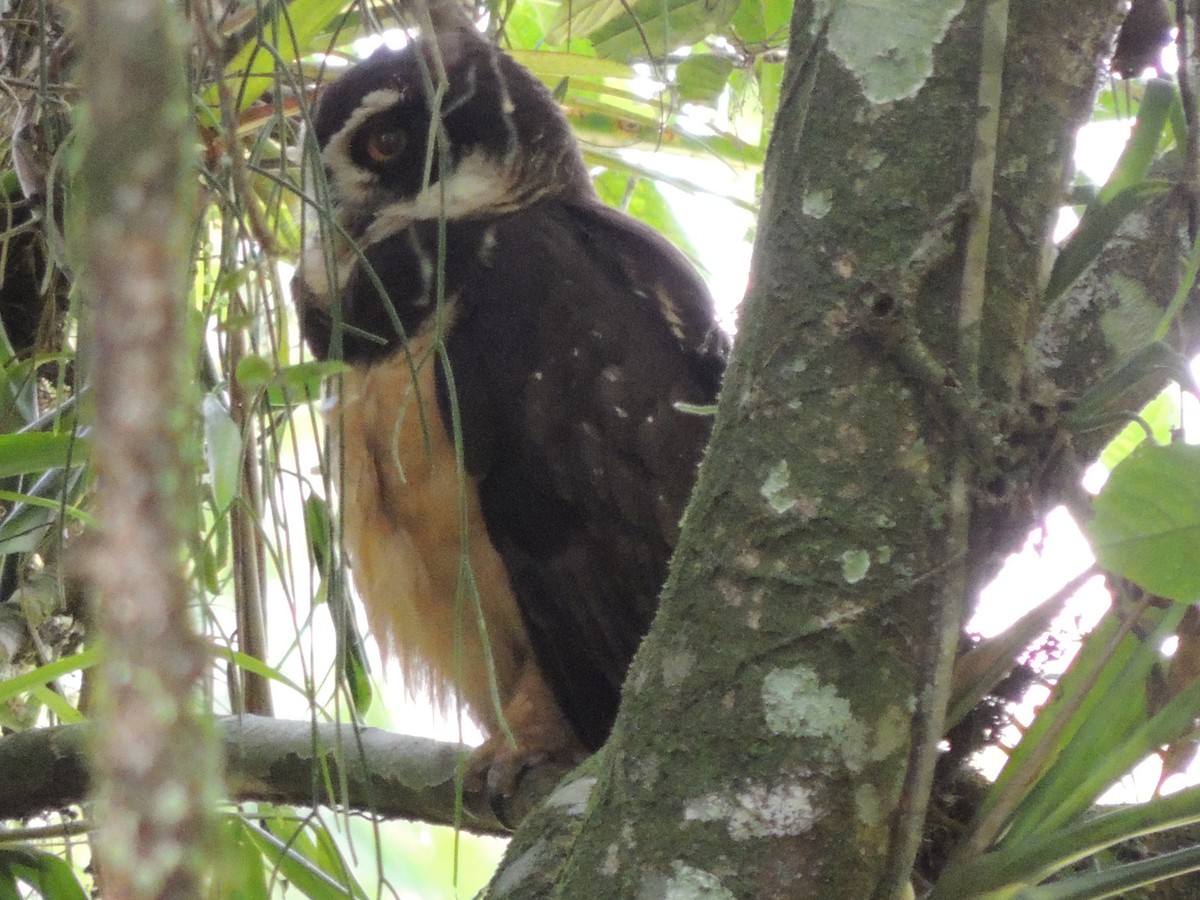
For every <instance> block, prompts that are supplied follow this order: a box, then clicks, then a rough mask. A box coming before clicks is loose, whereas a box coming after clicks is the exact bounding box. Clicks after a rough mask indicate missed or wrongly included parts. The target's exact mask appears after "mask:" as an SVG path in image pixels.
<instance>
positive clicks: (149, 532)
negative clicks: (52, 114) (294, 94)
mask: <svg viewBox="0 0 1200 900" xmlns="http://www.w3.org/2000/svg"><path fill="white" fill-rule="evenodd" d="M177 15H178V13H177V9H176V7H175V6H174V5H173V4H171V3H168V2H166V0H122V2H121V3H109V2H105V0H95V2H88V3H85V4H84V5H83V7H82V9H81V17H80V23H79V24H80V28H79V30H78V34H77V37H78V41H79V46H80V50H81V64H80V68H79V79H80V84H81V87H82V90H83V97H84V101H85V104H86V107H85V108H86V119H85V122H84V126H83V127H84V129H85V131H84V138H83V140H84V151H83V159H82V164H81V169H80V173H79V190H80V198H81V205H82V209H81V211H80V214H79V217H78V219H77V220H76V221H75V222H73V223H72V224H73V226H74V228H75V229H76V232H77V235H78V238H77V239H78V244H77V247H78V252H79V261H80V269H79V283H80V289H81V296H82V298H83V302H84V304H85V305H86V307H87V312H88V320H89V321H90V323H91V325H92V328H91V334H90V335H89V337H90V345H91V351H92V354H93V368H92V372H91V385H92V391H93V398H94V415H95V421H96V426H95V453H94V461H95V466H96V476H97V483H98V496H97V509H98V513H99V515H98V518H99V521H100V523H101V528H100V530H99V534H97V535H96V536H95V538H94V540H93V542H92V545H91V547H90V548H89V550H88V552H87V554H86V556H87V559H86V569H87V572H88V574H89V575H90V577H91V580H92V583H93V585H94V587H95V589H96V593H97V595H98V606H97V622H98V625H99V631H100V638H101V640H102V641H103V643H104V648H105V655H104V661H103V663H102V665H101V670H100V674H101V678H102V685H101V695H100V698H99V702H98V704H97V707H96V722H97V724H98V728H97V731H96V740H95V743H94V746H93V766H94V776H95V784H94V799H95V803H96V813H95V814H96V820H97V822H98V823H99V825H100V828H99V835H98V849H99V857H100V872H101V879H102V884H103V890H104V895H105V896H106V897H111V898H121V900H124V898H151V897H195V896H199V894H200V888H201V884H202V879H203V873H204V872H205V870H206V868H207V865H208V864H209V863H210V860H209V859H207V858H206V855H207V851H209V850H210V849H211V848H210V837H211V831H212V830H211V824H212V821H213V817H214V815H215V808H216V803H217V801H218V800H219V799H220V796H221V788H220V782H219V778H218V775H217V755H216V752H215V742H214V740H213V736H212V734H211V723H209V722H208V721H207V720H206V717H205V716H203V715H202V714H200V711H199V710H198V708H197V705H196V702H195V700H196V698H195V697H194V689H195V687H196V684H197V679H198V678H199V676H200V675H201V673H202V672H203V671H204V669H205V667H206V665H207V654H206V653H205V648H204V646H203V644H202V643H201V642H200V640H199V638H198V637H197V636H196V635H195V634H194V633H193V630H192V622H191V619H190V616H189V611H188V602H189V597H188V591H187V586H186V584H185V581H184V579H183V575H182V560H183V553H182V548H183V541H184V533H185V532H184V525H185V524H186V522H187V519H188V513H187V510H188V508H189V507H188V505H187V504H186V502H185V500H186V498H187V492H188V491H189V490H190V485H193V484H194V482H195V476H194V472H193V471H192V468H191V466H190V465H189V459H188V458H187V455H186V448H188V447H189V446H190V444H189V441H188V440H187V437H186V436H187V433H188V425H189V421H188V415H187V413H186V410H188V409H190V408H193V404H191V403H189V402H188V400H189V397H188V394H187V391H186V387H185V386H186V384H187V381H186V379H185V375H184V371H185V368H184V367H185V366H186V363H187V360H188V359H189V357H190V353H189V349H188V346H187V340H186V332H185V319H184V314H185V311H186V308H187V307H186V302H187V301H186V298H187V287H188V282H187V274H188V268H187V260H188V259H190V248H191V236H192V228H193V225H192V221H191V220H192V216H193V214H194V208H195V181H196V179H195V170H194V160H193V153H192V145H193V143H194V134H193V130H192V122H191V118H190V114H189V113H190V110H189V103H188V100H189V90H188V84H187V78H186V71H187V70H186V66H185V61H184V50H183V47H184V44H183V40H182V26H181V23H180V22H179V21H178V18H177ZM150 86H153V89H151V88H150Z"/></svg>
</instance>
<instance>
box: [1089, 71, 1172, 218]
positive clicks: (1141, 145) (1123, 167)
mask: <svg viewBox="0 0 1200 900" xmlns="http://www.w3.org/2000/svg"><path fill="white" fill-rule="evenodd" d="M1177 96H1178V95H1177V92H1176V88H1175V84H1174V83H1173V82H1170V81H1167V80H1165V79H1162V78H1155V79H1153V80H1151V81H1149V82H1147V84H1146V94H1145V96H1144V97H1143V98H1142V103H1141V106H1140V107H1139V108H1138V117H1137V121H1136V122H1134V125H1133V132H1132V133H1131V134H1130V135H1129V141H1128V142H1127V143H1126V144H1125V149H1124V150H1123V151H1121V156H1120V157H1119V158H1118V159H1117V164H1116V166H1115V167H1114V168H1113V171H1112V174H1111V175H1110V176H1109V177H1108V181H1106V182H1105V183H1104V187H1102V188H1101V189H1100V194H1099V197H1098V199H1099V200H1100V202H1101V203H1109V202H1111V201H1112V200H1113V199H1114V198H1115V197H1116V196H1117V195H1118V194H1120V193H1121V192H1123V191H1126V190H1128V189H1129V188H1131V187H1133V186H1134V185H1136V184H1139V183H1141V182H1142V181H1144V180H1145V179H1146V173H1147V172H1149V171H1150V164H1151V163H1153V162H1154V157H1155V155H1156V154H1157V152H1158V145H1159V141H1160V140H1161V139H1162V135H1163V128H1164V127H1165V126H1166V124H1167V121H1168V119H1169V118H1170V115H1171V107H1172V106H1174V104H1175V103H1176V100H1177Z"/></svg>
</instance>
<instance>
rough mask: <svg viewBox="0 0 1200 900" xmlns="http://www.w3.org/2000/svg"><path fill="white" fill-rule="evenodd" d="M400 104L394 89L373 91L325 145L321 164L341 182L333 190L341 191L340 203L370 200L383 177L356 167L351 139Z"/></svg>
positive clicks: (398, 94) (398, 95)
mask: <svg viewBox="0 0 1200 900" xmlns="http://www.w3.org/2000/svg"><path fill="white" fill-rule="evenodd" d="M399 102H400V92H399V91H397V90H394V89H392V88H381V89H380V90H377V91H371V93H369V94H367V95H366V96H365V97H363V98H362V102H361V103H359V104H358V108H357V109H355V110H354V112H353V113H351V114H350V118H348V119H347V120H346V124H345V125H343V126H342V127H341V128H340V129H338V131H337V132H336V133H335V134H334V135H333V137H331V138H330V139H329V142H328V143H327V144H326V145H325V149H324V150H323V151H322V152H321V161H322V162H323V163H324V164H325V165H326V167H327V168H328V169H329V171H330V173H331V176H332V178H333V179H335V180H336V182H337V183H336V185H330V189H331V190H335V191H336V192H337V194H338V195H339V196H338V199H339V200H341V201H343V202H345V203H350V204H354V203H362V202H364V201H366V200H367V199H368V198H369V197H370V193H371V190H372V189H373V188H374V187H375V184H376V182H378V180H379V176H377V175H376V174H375V173H374V172H371V171H370V170H368V169H361V168H359V167H358V166H356V165H354V162H353V161H352V160H351V159H350V140H351V138H352V137H353V136H354V132H356V131H357V130H358V128H359V126H361V125H362V124H363V122H365V121H366V120H367V119H369V118H370V117H371V116H373V115H375V114H376V113H379V112H382V111H383V110H385V109H388V108H390V107H393V106H395V105H396V104H397V103H399Z"/></svg>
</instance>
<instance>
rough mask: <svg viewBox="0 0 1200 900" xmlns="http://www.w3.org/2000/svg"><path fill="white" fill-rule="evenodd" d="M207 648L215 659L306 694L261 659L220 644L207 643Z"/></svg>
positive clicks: (305, 694)
mask: <svg viewBox="0 0 1200 900" xmlns="http://www.w3.org/2000/svg"><path fill="white" fill-rule="evenodd" d="M209 650H210V652H211V653H212V654H213V656H214V657H216V658H217V659H223V660H225V661H226V662H231V663H233V664H234V665H235V666H237V667H238V668H240V669H245V670H246V671H247V672H253V673H254V674H255V675H261V676H262V677H263V678H270V679H271V680H272V681H277V682H279V683H280V684H282V685H284V686H285V687H288V688H291V689H292V690H293V691H295V692H296V693H297V694H299V695H300V696H302V697H307V696H308V692H307V691H305V690H304V688H302V687H301V686H300V685H298V684H297V683H296V682H294V681H293V680H292V679H290V678H288V677H287V676H286V675H284V674H283V673H282V672H280V671H279V670H278V669H276V668H274V667H273V666H270V665H268V664H267V663H265V662H263V661H262V660H261V659H257V658H255V657H253V656H250V655H249V654H247V653H242V652H240V651H238V650H231V649H229V648H228V647H223V646H221V645H220V644H209Z"/></svg>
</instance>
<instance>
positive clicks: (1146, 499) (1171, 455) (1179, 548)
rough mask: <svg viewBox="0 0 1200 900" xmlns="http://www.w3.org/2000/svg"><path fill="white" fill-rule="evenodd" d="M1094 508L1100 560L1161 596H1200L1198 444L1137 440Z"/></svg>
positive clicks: (1092, 529)
mask: <svg viewBox="0 0 1200 900" xmlns="http://www.w3.org/2000/svg"><path fill="white" fill-rule="evenodd" d="M1092 508H1093V512H1094V515H1093V517H1092V520H1091V521H1090V522H1089V523H1087V527H1086V529H1085V530H1086V531H1087V534H1088V537H1089V538H1090V540H1091V543H1092V549H1093V551H1094V552H1095V554H1096V559H1097V560H1098V561H1099V563H1100V565H1101V566H1103V567H1104V568H1105V569H1107V570H1108V571H1110V572H1113V573H1115V574H1117V575H1120V576H1122V577H1123V578H1128V579H1129V580H1130V581H1132V582H1134V583H1135V584H1137V585H1139V586H1141V587H1143V588H1145V589H1146V590H1148V591H1150V592H1151V593H1153V594H1157V595H1158V596H1160V597H1166V598H1168V599H1170V600H1177V601H1180V602H1184V603H1194V602H1196V600H1197V599H1200V566H1198V565H1197V564H1196V548H1197V547H1198V546H1200V446H1196V445H1193V444H1171V445H1169V446H1166V447H1159V446H1153V445H1143V446H1141V447H1139V448H1138V449H1136V450H1134V451H1133V452H1132V453H1131V454H1129V456H1127V457H1126V458H1125V459H1124V460H1123V461H1122V462H1121V464H1120V465H1118V466H1117V467H1116V468H1115V469H1113V472H1112V475H1111V476H1110V477H1109V479H1108V483H1107V484H1105V486H1104V489H1103V490H1102V491H1101V492H1100V495H1099V496H1098V497H1096V499H1095V501H1094V502H1093V504H1092Z"/></svg>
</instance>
